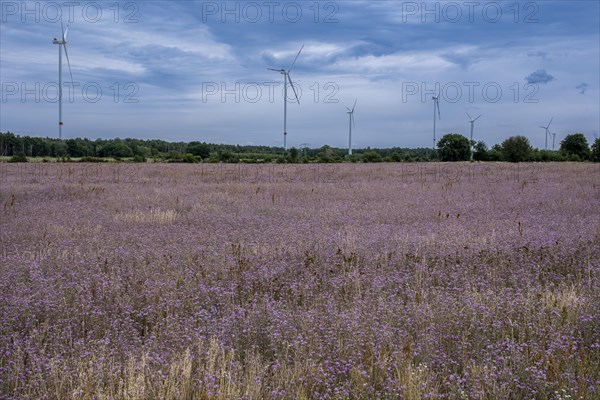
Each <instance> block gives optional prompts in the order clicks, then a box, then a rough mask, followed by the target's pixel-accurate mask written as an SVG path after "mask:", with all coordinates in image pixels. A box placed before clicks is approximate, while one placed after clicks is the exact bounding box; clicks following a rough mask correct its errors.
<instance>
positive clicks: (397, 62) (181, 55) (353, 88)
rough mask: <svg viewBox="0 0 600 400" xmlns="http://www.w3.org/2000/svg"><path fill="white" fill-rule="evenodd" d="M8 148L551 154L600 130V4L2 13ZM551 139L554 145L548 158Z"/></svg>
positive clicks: (34, 7) (289, 4) (143, 7)
mask: <svg viewBox="0 0 600 400" xmlns="http://www.w3.org/2000/svg"><path fill="white" fill-rule="evenodd" d="M0 17H1V25H0V80H1V83H2V99H1V104H0V106H1V109H0V131H3V132H4V131H7V130H9V131H12V132H15V133H17V134H23V135H33V136H50V137H58V103H57V81H58V48H59V46H58V45H55V44H52V39H53V38H54V37H58V38H60V35H61V23H60V19H61V17H62V21H63V22H64V25H65V27H66V26H67V25H69V26H70V27H69V32H68V36H67V40H68V44H67V50H68V55H69V60H70V65H71V71H72V76H73V78H72V81H73V83H72V82H71V76H70V74H69V69H68V66H67V63H66V59H65V58H64V57H63V65H64V69H63V81H64V83H65V86H64V88H65V89H64V93H63V102H64V116H63V120H64V124H65V125H64V128H63V137H64V138H72V137H88V138H92V139H95V138H114V137H136V138H145V139H153V138H160V139H164V140H170V141H191V140H201V141H207V142H214V143H230V144H264V145H269V146H280V145H282V144H283V134H282V132H283V75H281V74H279V73H277V72H273V71H269V70H268V69H267V68H276V69H279V68H289V67H290V65H291V64H292V62H293V60H294V57H295V56H296V54H297V52H298V50H299V49H300V48H301V46H302V45H304V48H303V50H302V52H301V54H300V56H299V57H298V59H297V62H296V64H295V66H294V68H293V70H292V71H291V78H292V80H293V82H294V84H295V87H296V89H297V91H298V95H299V97H300V104H296V103H295V98H294V95H293V92H292V91H291V90H290V91H288V98H289V102H288V127H287V130H288V146H300V145H301V144H304V143H308V144H310V146H311V147H318V146H322V145H324V144H329V145H332V146H336V147H345V146H347V143H348V114H346V108H345V107H346V106H350V107H351V106H352V104H353V103H354V101H355V99H357V105H356V111H355V120H356V126H355V129H354V132H353V146H355V147H367V146H371V147H391V146H402V147H429V146H431V145H432V139H433V101H432V100H431V97H432V96H433V95H436V94H438V93H439V94H440V98H441V101H440V111H441V113H440V114H441V118H440V119H439V120H438V121H437V136H438V138H439V137H440V136H441V135H443V134H445V133H450V132H452V133H462V134H465V135H468V134H469V131H470V125H469V121H468V118H467V116H466V115H465V113H469V114H470V115H471V116H473V117H476V116H478V115H480V114H482V117H481V118H480V119H479V120H478V121H477V122H476V125H475V139H478V140H484V141H485V142H486V143H487V144H488V145H492V144H495V143H499V142H501V141H502V140H504V139H505V138H507V137H508V136H511V135H516V134H522V135H525V136H527V137H528V138H529V139H530V141H531V142H532V144H533V145H534V146H536V147H540V148H543V147H544V146H545V142H544V130H543V129H542V128H540V127H539V126H540V125H546V124H547V123H548V122H549V120H550V118H552V117H553V118H554V120H553V122H552V125H551V126H550V131H551V132H552V133H556V134H557V135H556V140H557V142H556V143H557V145H558V143H559V141H560V139H561V138H563V137H564V136H565V135H566V134H568V133H571V132H582V133H584V134H585V135H586V136H587V138H588V140H589V141H592V140H593V139H594V136H595V135H598V133H599V130H600V117H599V111H598V110H599V109H600V92H599V84H600V82H599V74H598V71H599V70H600V53H599V48H600V22H599V19H600V2H598V1H596V0H590V1H549V0H543V1H521V2H515V0H510V1H438V2H433V1H429V2H425V3H424V2H422V1H418V2H412V1H317V2H315V1H309V2H299V1H296V2H294V1H256V2H252V1H244V2H242V1H239V2H222V1H216V2H211V1H173V0H169V1H143V2H142V1H138V2H132V1H122V2H119V1H117V2H115V1H114V0H111V1H109V2H102V1H96V2H86V1H73V2H60V1H59V2H44V1H41V2H33V1H30V2H22V1H5V0H2V1H1V16H0ZM551 146H552V139H551V138H550V139H549V147H551Z"/></svg>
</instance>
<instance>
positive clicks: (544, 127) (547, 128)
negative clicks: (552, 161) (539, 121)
mask: <svg viewBox="0 0 600 400" xmlns="http://www.w3.org/2000/svg"><path fill="white" fill-rule="evenodd" d="M552 120H554V117H552V118H550V122H548V126H541V125H540V128H542V129H545V130H546V146H545V147H544V148H545V149H546V150H548V135H550V131H549V128H550V124H551V123H552Z"/></svg>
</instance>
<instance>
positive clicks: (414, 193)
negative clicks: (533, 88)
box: [0, 163, 600, 400]
mask: <svg viewBox="0 0 600 400" xmlns="http://www.w3.org/2000/svg"><path fill="white" fill-rule="evenodd" d="M599 205H600V165H598V164H584V163H560V164H556V163H545V164H534V163H530V164H502V163H498V164H492V163H488V164H485V163H482V164H479V163H473V164H468V163H457V164H442V163H424V164H401V163H398V164H391V163H389V164H385V165H384V164H334V165H325V164H309V165H278V164H272V165H264V164H259V165H242V164H237V165H227V164H212V165H207V164H190V165H182V164H178V165H173V164H110V165H108V164H84V163H83V164H60V163H48V164H41V163H39V164H6V163H4V164H0V217H1V218H0V265H1V267H0V398H7V399H8V398H11V399H12V398H15V399H38V398H44V399H115V400H116V399H204V400H209V399H556V400H558V399H561V400H562V399H597V398H600V290H599V279H600V275H599V274H600V261H599V260H600V212H599V208H598V207H599Z"/></svg>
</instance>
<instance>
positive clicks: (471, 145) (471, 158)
mask: <svg viewBox="0 0 600 400" xmlns="http://www.w3.org/2000/svg"><path fill="white" fill-rule="evenodd" d="M466 114H467V117H469V122H470V123H471V140H470V142H469V148H470V149H471V152H470V156H469V159H470V160H471V161H473V126H474V125H475V121H477V120H478V119H479V118H480V117H481V114H480V115H479V117H477V118H475V119H473V118H472V117H471V116H470V115H469V113H466Z"/></svg>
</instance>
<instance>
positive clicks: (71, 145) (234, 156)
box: [0, 132, 433, 162]
mask: <svg viewBox="0 0 600 400" xmlns="http://www.w3.org/2000/svg"><path fill="white" fill-rule="evenodd" d="M432 153H433V152H432V150H431V149H421V148H418V149H410V148H399V147H394V148H386V149H370V148H367V149H357V150H355V151H354V154H353V156H352V157H351V159H352V161H360V160H361V159H362V158H363V156H364V158H365V160H369V161H382V160H383V159H386V161H388V160H389V161H402V160H415V161H416V160H427V159H430V158H431V156H432ZM0 156H8V157H19V158H27V157H37V158H45V157H54V158H60V159H73V158H77V159H84V160H86V161H93V159H97V160H96V161H100V159H103V158H114V159H117V160H119V159H132V160H135V161H146V160H148V159H154V160H157V161H166V162H199V161H205V162H300V161H319V162H338V161H344V160H347V159H348V150H347V149H340V148H333V147H330V146H323V147H320V148H300V149H297V148H291V149H288V151H287V152H285V151H284V149H283V147H270V146H254V145H244V146H240V145H228V144H212V143H204V142H198V141H193V142H187V143H186V142H167V141H164V140H156V139H154V140H142V139H119V138H116V139H96V140H89V139H85V138H76V139H65V140H60V139H53V138H41V137H31V136H19V135H15V134H14V133H11V132H7V133H0Z"/></svg>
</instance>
